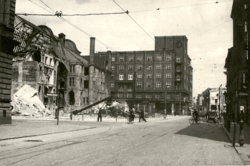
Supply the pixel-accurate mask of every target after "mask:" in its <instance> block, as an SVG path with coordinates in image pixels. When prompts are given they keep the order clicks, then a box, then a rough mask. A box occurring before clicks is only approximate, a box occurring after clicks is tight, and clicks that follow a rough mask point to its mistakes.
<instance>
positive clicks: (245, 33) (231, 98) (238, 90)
mask: <svg viewBox="0 0 250 166" xmlns="http://www.w3.org/2000/svg"><path fill="white" fill-rule="evenodd" d="M249 7H250V1H247V0H234V2H233V7H232V12H231V18H232V19H233V47H231V48H230V49H229V50H228V55H227V58H226V63H225V68H226V69H227V72H226V74H227V101H228V102H227V109H228V110H227V112H228V114H232V115H234V117H235V118H236V119H237V118H238V117H239V112H240V109H242V110H244V112H245V113H246V114H245V115H246V116H247V117H248V118H247V119H248V123H249V122H250V110H249V104H248V103H249V93H248V91H247V90H245V87H246V85H245V84H246V83H247V82H249V80H246V78H247V77H246V73H247V70H248V69H249V65H250V64H249V63H247V61H249V57H250V51H249V40H250V38H249V32H250V26H249V25H250V9H249ZM248 79H249V78H248ZM247 86H249V83H248V85H247Z"/></svg>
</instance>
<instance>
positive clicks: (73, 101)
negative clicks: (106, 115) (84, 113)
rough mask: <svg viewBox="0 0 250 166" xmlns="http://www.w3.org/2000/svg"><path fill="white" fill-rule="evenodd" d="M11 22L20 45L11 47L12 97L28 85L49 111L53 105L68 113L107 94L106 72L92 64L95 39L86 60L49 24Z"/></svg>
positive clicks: (54, 107) (92, 39) (53, 108)
mask: <svg viewBox="0 0 250 166" xmlns="http://www.w3.org/2000/svg"><path fill="white" fill-rule="evenodd" d="M15 23H16V25H15V31H14V40H16V41H18V42H19V43H20V44H19V45H18V46H16V47H15V48H14V53H15V58H14V59H13V73H12V88H11V94H12V96H13V94H15V93H16V92H17V91H18V90H20V89H21V88H22V87H24V85H29V86H30V87H32V88H34V89H36V90H37V94H35V95H37V96H38V97H39V99H40V100H41V101H42V102H43V104H44V106H45V108H46V109H47V110H49V111H51V113H52V114H53V112H54V111H55V109H56V108H57V107H59V108H60V109H62V110H64V112H67V113H69V112H71V111H72V110H74V109H79V108H82V107H84V106H87V105H89V104H92V103H93V102H95V101H98V100H101V99H103V98H105V97H108V96H109V95H110V88H109V83H108V80H109V77H110V72H109V71H108V70H106V67H103V68H100V67H98V66H97V65H95V63H94V59H93V58H94V51H95V38H91V39H90V42H91V44H90V57H91V58H90V59H89V61H88V60H86V59H84V58H83V57H82V56H81V55H80V54H81V52H80V51H79V50H78V49H77V47H76V44H75V43H74V42H73V41H71V40H69V39H66V35H65V34H63V33H60V34H59V35H58V36H55V35H54V34H53V32H52V30H51V29H50V28H49V27H47V26H44V25H40V26H36V25H34V24H32V23H31V22H29V21H27V20H25V19H23V18H21V17H19V16H16V17H15ZM106 65H108V63H107V64H106Z"/></svg>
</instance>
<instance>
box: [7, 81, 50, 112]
mask: <svg viewBox="0 0 250 166" xmlns="http://www.w3.org/2000/svg"><path fill="white" fill-rule="evenodd" d="M37 94H38V93H37V91H36V89H34V88H32V87H31V86H29V85H24V86H23V87H22V88H21V89H19V90H18V91H17V92H16V93H15V94H13V96H12V101H11V105H12V107H13V109H12V114H21V115H26V116H48V115H50V114H51V113H50V111H49V110H47V109H46V108H45V107H44V104H43V103H42V101H41V100H40V99H39V97H38V95H37Z"/></svg>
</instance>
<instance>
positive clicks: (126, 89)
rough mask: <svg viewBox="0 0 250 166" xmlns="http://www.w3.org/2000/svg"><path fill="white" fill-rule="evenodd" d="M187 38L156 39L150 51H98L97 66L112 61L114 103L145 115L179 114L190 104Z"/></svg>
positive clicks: (190, 71)
mask: <svg viewBox="0 0 250 166" xmlns="http://www.w3.org/2000/svg"><path fill="white" fill-rule="evenodd" d="M187 49H188V46H187V38H186V36H161V37H155V50H153V51H120V52H111V51H108V52H98V53H96V55H95V57H98V58H96V59H99V63H100V65H103V63H104V64H105V63H106V61H105V59H106V60H107V59H109V61H111V66H109V67H110V70H111V73H112V74H111V94H112V98H113V100H117V101H127V102H128V103H130V105H133V104H135V105H136V108H137V109H140V108H143V109H145V110H146V111H147V112H163V110H164V108H165V103H166V108H167V113H168V114H172V113H174V111H177V112H178V113H180V114H181V113H182V111H183V110H187V108H188V107H189V105H190V104H191V103H192V88H193V84H192V81H193V73H192V72H193V68H192V66H191V59H190V57H189V56H188V54H187Z"/></svg>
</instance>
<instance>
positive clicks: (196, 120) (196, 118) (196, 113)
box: [193, 109, 199, 123]
mask: <svg viewBox="0 0 250 166" xmlns="http://www.w3.org/2000/svg"><path fill="white" fill-rule="evenodd" d="M193 117H194V118H195V122H196V123H198V117H199V115H198V111H197V110H196V109H194V112H193Z"/></svg>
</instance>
